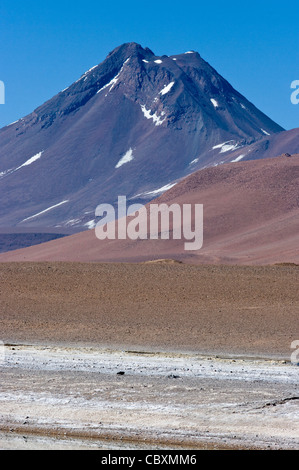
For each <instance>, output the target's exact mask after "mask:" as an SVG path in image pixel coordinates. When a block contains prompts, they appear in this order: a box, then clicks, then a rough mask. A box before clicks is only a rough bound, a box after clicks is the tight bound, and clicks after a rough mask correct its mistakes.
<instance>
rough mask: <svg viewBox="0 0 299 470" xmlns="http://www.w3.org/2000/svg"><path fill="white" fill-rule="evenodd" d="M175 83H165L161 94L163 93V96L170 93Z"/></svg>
mask: <svg viewBox="0 0 299 470" xmlns="http://www.w3.org/2000/svg"><path fill="white" fill-rule="evenodd" d="M173 85H174V82H170V83H169V84H168V85H165V86H164V88H163V90H161V91H160V92H159V95H162V96H163V95H166V93H168V92H169V91H170V90H171V88H172V87H173Z"/></svg>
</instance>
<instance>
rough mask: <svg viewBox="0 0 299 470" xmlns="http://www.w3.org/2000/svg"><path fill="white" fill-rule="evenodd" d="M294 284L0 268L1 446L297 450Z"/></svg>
mask: <svg viewBox="0 0 299 470" xmlns="http://www.w3.org/2000/svg"><path fill="white" fill-rule="evenodd" d="M298 278H299V268H298V267H297V266H269V267H249V266H247V267H241V266H239V267H237V266H201V267H199V266H188V265H184V264H180V263H173V262H168V263H167V262H161V263H145V264H135V265H131V264H97V263H94V264H92V263H90V264H88V263H87V264H84V263H37V264H34V263H11V264H9V263H4V264H2V265H0V286H1V297H0V311H1V339H2V341H3V342H4V343H5V344H6V346H5V348H4V350H5V354H4V358H3V356H2V358H3V360H2V364H0V373H1V388H0V431H2V433H1V435H0V447H1V448H11V447H13V446H15V447H17V448H24V447H25V448H26V446H27V447H28V446H29V448H34V447H35V448H38V447H41V448H46V447H48V448H59V447H68V448H80V447H87V448H94V447H95V446H96V447H97V448H108V449H111V448H136V447H137V448H142V446H149V447H148V448H162V447H163V446H164V447H166V448H176V447H180V448H216V449H219V448H223V447H227V448H235V447H237V448H247V447H249V448H265V449H269V448H273V449H298V448H299V429H298V417H299V400H298V397H299V391H298V367H297V366H295V365H293V364H291V362H290V357H291V353H292V349H291V343H292V342H293V341H295V340H298V339H299V330H298V314H297V312H298V307H299V294H298V281H299V279H298ZM118 372H124V374H123V375H118ZM21 435H22V436H25V437H26V439H25V438H22V439H21V437H20V436H21ZM34 436H35V437H34ZM57 437H60V438H63V440H61V439H59V440H58V441H57ZM50 438H51V439H50ZM83 438H84V439H83ZM76 439H77V440H76ZM78 439H79V440H78ZM85 439H87V440H85ZM115 446H116V447H115Z"/></svg>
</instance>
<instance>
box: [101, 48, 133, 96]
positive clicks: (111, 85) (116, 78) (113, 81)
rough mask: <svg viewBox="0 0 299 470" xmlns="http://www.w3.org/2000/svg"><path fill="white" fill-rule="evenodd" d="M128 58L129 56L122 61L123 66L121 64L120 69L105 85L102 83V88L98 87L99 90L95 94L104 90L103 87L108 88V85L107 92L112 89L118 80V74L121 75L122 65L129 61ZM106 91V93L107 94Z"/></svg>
mask: <svg viewBox="0 0 299 470" xmlns="http://www.w3.org/2000/svg"><path fill="white" fill-rule="evenodd" d="M129 60H130V57H129V58H128V59H127V60H126V61H125V62H124V64H123V66H122V68H121V69H120V71H119V72H118V74H117V75H115V77H114V78H112V80H110V82H109V83H106V85H104V86H103V87H102V88H100V90H98V91H97V94H98V93H100V92H101V91H102V90H104V89H105V88H108V87H110V88H109V90H108V93H109V92H110V91H111V90H112V89H113V87H114V86H115V85H116V83H117V82H118V80H119V77H120V75H121V73H122V71H123V69H124V65H125V64H127V63H128V62H129ZM108 93H107V94H108ZM107 94H106V95H105V96H107Z"/></svg>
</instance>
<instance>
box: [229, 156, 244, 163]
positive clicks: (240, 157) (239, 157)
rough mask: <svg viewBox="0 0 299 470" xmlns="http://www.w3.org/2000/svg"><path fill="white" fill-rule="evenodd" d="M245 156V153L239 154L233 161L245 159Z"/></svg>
mask: <svg viewBox="0 0 299 470" xmlns="http://www.w3.org/2000/svg"><path fill="white" fill-rule="evenodd" d="M244 157H245V155H239V156H238V157H237V158H235V159H234V160H231V163H234V162H239V161H240V160H243V158H244Z"/></svg>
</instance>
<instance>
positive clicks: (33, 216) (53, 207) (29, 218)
mask: <svg viewBox="0 0 299 470" xmlns="http://www.w3.org/2000/svg"><path fill="white" fill-rule="evenodd" d="M67 202H69V200H66V201H61V202H59V203H58V204H55V205H54V206H51V207H48V208H47V209H45V210H43V211H41V212H38V213H37V214H34V215H31V216H30V217H27V218H26V219H23V220H22V222H25V221H26V220H31V219H34V218H35V217H39V216H40V215H43V214H45V213H46V212H49V211H51V210H52V209H55V208H56V207H59V206H61V205H62V204H66V203H67Z"/></svg>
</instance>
